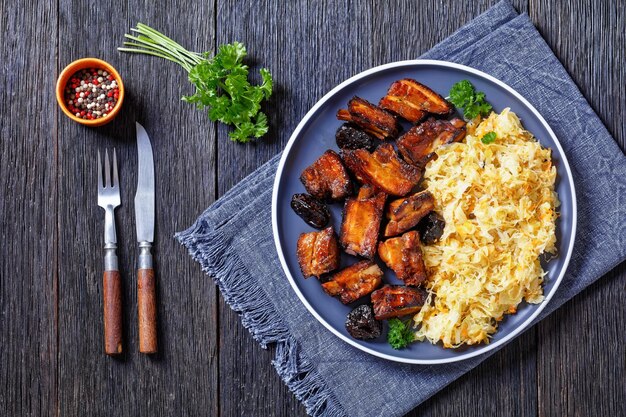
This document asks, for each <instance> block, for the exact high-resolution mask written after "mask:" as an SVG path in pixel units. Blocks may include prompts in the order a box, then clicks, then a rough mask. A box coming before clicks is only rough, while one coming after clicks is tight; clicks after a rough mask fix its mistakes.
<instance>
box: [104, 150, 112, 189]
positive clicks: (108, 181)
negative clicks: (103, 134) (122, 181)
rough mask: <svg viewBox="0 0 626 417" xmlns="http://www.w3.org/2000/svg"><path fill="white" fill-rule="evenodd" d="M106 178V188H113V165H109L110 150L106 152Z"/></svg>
mask: <svg viewBox="0 0 626 417" xmlns="http://www.w3.org/2000/svg"><path fill="white" fill-rule="evenodd" d="M104 178H105V179H106V182H105V183H104V186H105V187H106V188H108V187H110V186H111V164H109V151H108V149H105V150H104Z"/></svg>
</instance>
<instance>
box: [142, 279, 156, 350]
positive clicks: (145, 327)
mask: <svg viewBox="0 0 626 417" xmlns="http://www.w3.org/2000/svg"><path fill="white" fill-rule="evenodd" d="M137 312H138V318H139V352H141V353H156V352H157V309H156V282H155V279H154V269H152V268H150V269H139V270H138V271H137Z"/></svg>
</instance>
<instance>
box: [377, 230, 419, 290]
mask: <svg viewBox="0 0 626 417" xmlns="http://www.w3.org/2000/svg"><path fill="white" fill-rule="evenodd" d="M378 255H379V256H380V259H382V260H383V262H384V263H385V264H386V265H387V266H388V267H389V268H391V269H393V271H394V272H395V273H396V276H397V277H398V279H400V280H402V281H404V283H405V284H406V285H412V286H418V285H421V284H422V283H423V282H424V281H426V279H427V275H426V266H425V265H424V258H423V256H422V247H421V246H420V236H419V234H418V233H417V232H416V231H415V230H412V231H410V232H406V233H405V234H403V235H402V236H400V237H394V238H391V239H387V240H385V241H384V242H381V243H380V244H379V245H378Z"/></svg>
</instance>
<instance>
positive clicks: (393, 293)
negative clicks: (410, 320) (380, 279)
mask: <svg viewBox="0 0 626 417" xmlns="http://www.w3.org/2000/svg"><path fill="white" fill-rule="evenodd" d="M426 297H427V294H426V291H425V290H423V289H421V288H415V287H405V286H402V285H385V286H384V287H382V288H381V289H379V290H376V291H374V292H373V293H372V304H373V305H374V315H375V317H376V320H387V319H390V318H392V317H400V316H406V315H408V314H415V313H417V312H418V311H419V310H420V309H421V308H422V306H423V305H424V302H426Z"/></svg>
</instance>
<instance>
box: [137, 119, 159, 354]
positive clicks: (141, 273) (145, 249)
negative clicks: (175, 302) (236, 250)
mask: <svg viewBox="0 0 626 417" xmlns="http://www.w3.org/2000/svg"><path fill="white" fill-rule="evenodd" d="M137 153H138V158H139V159H138V160H139V164H138V165H139V175H138V180H137V193H136V194H135V222H136V225H137V242H139V265H138V270H137V317H138V320H139V351H140V352H141V353H156V352H157V309H156V282H155V281H156V280H155V277H154V267H153V263H152V253H151V252H150V249H151V248H152V242H154V159H153V157H152V145H150V138H149V137H148V133H147V132H146V130H145V129H144V128H143V126H141V125H140V124H139V123H137Z"/></svg>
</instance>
